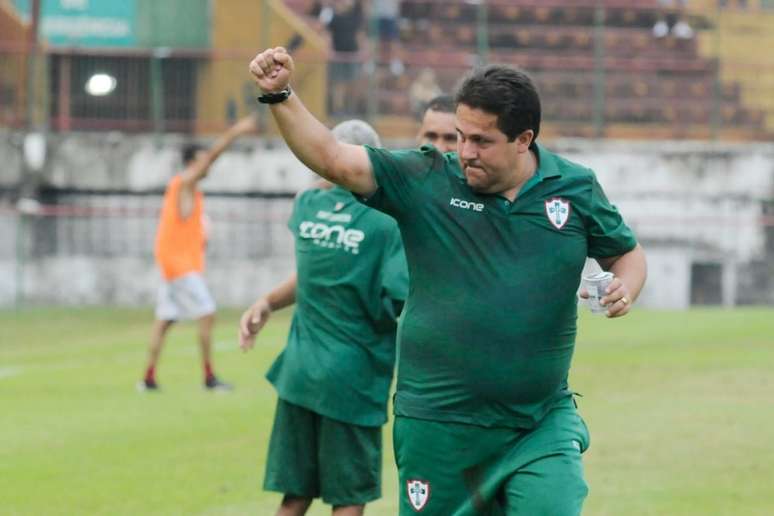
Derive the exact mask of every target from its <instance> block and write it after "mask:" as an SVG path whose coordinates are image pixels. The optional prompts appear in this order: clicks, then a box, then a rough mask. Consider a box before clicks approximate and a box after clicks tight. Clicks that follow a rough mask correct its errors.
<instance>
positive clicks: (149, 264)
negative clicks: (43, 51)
mask: <svg viewBox="0 0 774 516" xmlns="http://www.w3.org/2000/svg"><path fill="white" fill-rule="evenodd" d="M19 141H20V139H19V138H18V137H14V136H13V135H7V134H6V135H3V134H2V133H0V188H3V187H6V188H9V187H13V186H16V185H18V184H19V181H20V179H24V178H27V179H29V178H30V177H33V176H31V175H30V174H29V173H28V172H24V171H23V170H22V168H23V165H22V160H21V159H20V157H19V156H20V150H19ZM181 142H182V141H181V140H180V138H177V137H165V138H163V139H160V140H159V139H154V138H152V137H147V136H145V137H127V136H123V135H119V134H117V133H116V134H88V135H83V134H72V135H68V136H66V137H64V138H61V139H57V140H52V141H51V142H50V145H49V148H50V152H49V160H48V164H47V167H46V168H45V170H44V171H42V172H41V173H40V174H39V175H38V176H37V179H36V180H37V181H38V182H40V183H42V184H49V185H54V186H58V187H68V188H83V189H97V190H99V189H110V190H114V189H119V190H127V191H136V192H143V191H148V190H160V189H161V188H163V186H164V184H165V182H166V180H167V179H168V178H169V176H170V175H171V174H172V173H173V171H174V170H176V169H177V168H178V166H179V164H178V157H177V149H178V148H179V145H180V143H181ZM402 143H403V144H404V145H410V142H402ZM549 147H550V148H552V149H553V150H556V151H559V152H561V153H562V154H564V155H565V156H566V157H568V158H569V159H572V160H574V161H577V162H579V163H583V164H584V165H587V166H589V167H591V168H593V169H594V170H595V171H596V172H597V175H598V177H599V179H600V182H601V183H602V184H603V186H604V187H605V190H606V192H607V194H608V196H609V197H610V199H611V200H612V201H613V202H614V203H615V204H616V205H617V206H618V207H619V208H620V210H621V211H622V213H623V214H624V216H625V218H626V219H627V221H628V222H629V224H630V225H631V226H632V227H633V228H634V229H635V231H636V233H637V235H638V238H639V239H640V241H641V242H642V244H643V246H644V247H645V248H646V251H647V253H648V259H649V266H650V278H649V282H648V286H647V288H646V290H645V291H644V292H643V294H642V297H641V304H642V305H644V306H650V307H657V308H671V309H675V308H676V309H681V308H686V307H688V306H689V305H690V303H691V298H692V296H693V297H694V299H695V300H697V299H698V300H701V299H710V298H711V299H714V297H713V296H714V295H715V294H713V292H714V290H713V289H715V290H717V299H716V301H717V302H719V303H721V304H724V305H727V306H732V305H735V304H739V303H769V304H774V256H773V255H774V209H772V208H774V145H768V144H755V145H719V144H713V143H702V144H699V143H686V142H681V143H675V142H672V143H670V142H647V143H636V142H609V141H605V142H594V141H587V140H563V141H556V142H549ZM313 178H314V176H313V175H312V174H311V173H309V172H308V171H307V170H305V168H304V167H303V166H302V165H300V164H299V163H298V162H297V161H296V159H295V158H294V157H293V156H292V155H291V154H290V153H289V152H288V151H287V150H286V149H285V147H284V145H283V144H282V143H281V142H277V141H259V142H256V141H250V140H247V141H241V142H238V143H237V144H236V145H235V146H234V148H233V149H232V150H230V151H229V152H227V153H226V154H225V155H224V156H223V157H222V158H221V159H220V160H219V161H218V162H217V163H216V164H215V166H214V167H213V170H212V172H211V173H210V176H209V177H208V178H207V179H206V180H205V181H204V183H203V185H202V187H203V189H204V190H205V191H209V192H211V193H212V192H219V193H220V194H224V193H229V192H231V193H244V192H295V191H297V190H298V189H300V188H303V187H304V186H305V185H307V184H309V182H310V181H311V180H312V179H313ZM290 202H291V201H290V199H285V200H284V201H281V202H278V203H275V204H273V205H271V207H270V208H269V207H267V206H268V205H266V206H264V205H261V207H260V208H251V207H249V206H251V205H249V204H247V205H246V204H244V203H241V204H240V202H239V201H238V200H234V199H233V198H229V197H228V196H225V197H224V196H221V197H216V198H212V197H211V198H210V201H208V204H209V207H210V209H211V210H212V211H213V212H214V213H213V221H214V233H215V238H213V240H212V241H211V244H210V249H209V258H208V259H209V267H208V279H209V282H210V284H211V286H212V289H213V292H214V294H215V296H216V298H217V300H218V301H219V303H221V304H223V305H237V306H242V305H244V304H245V303H247V302H249V301H250V300H251V299H252V298H254V297H255V296H256V295H257V294H258V293H260V292H264V291H265V290H266V289H268V288H269V287H270V286H271V285H273V284H275V283H276V282H277V281H279V280H280V279H282V278H283V277H285V275H286V274H288V273H289V272H290V271H291V270H292V268H293V259H292V242H291V239H290V234H289V232H288V231H287V229H286V228H285V221H286V219H287V215H288V213H289V209H290ZM151 204H153V203H151ZM9 206H10V205H9V204H8V203H7V202H6V204H5V210H2V206H0V230H1V231H2V243H0V304H3V305H9V304H12V303H13V302H14V300H15V299H16V297H17V294H18V292H19V290H20V289H21V290H22V291H23V292H22V294H23V297H24V299H26V300H28V301H29V302H34V303H70V304H81V303H116V304H152V302H153V299H154V296H155V287H156V284H157V281H158V275H157V274H158V273H157V272H156V271H155V269H154V266H153V260H152V255H151V248H152V237H153V231H154V228H155V214H153V213H150V214H146V216H145V218H144V219H141V220H140V219H138V222H137V224H138V226H141V230H138V231H140V236H136V235H135V236H134V237H133V239H132V241H133V242H135V243H134V244H132V245H133V246H135V247H136V249H135V248H128V249H127V250H126V251H125V252H123V254H122V252H121V251H111V252H110V253H107V255H106V253H104V252H103V253H102V256H101V257H100V256H94V255H89V254H88V253H86V252H82V253H80V254H79V252H78V251H77V249H76V250H75V251H73V250H72V248H69V249H70V251H68V252H67V253H63V254H62V255H50V254H47V255H45V256H43V255H38V256H36V255H35V253H34V252H30V253H29V254H28V255H27V256H26V257H25V259H24V260H23V263H21V266H20V263H19V262H18V261H17V256H18V254H19V253H18V246H17V240H18V239H17V237H16V235H17V230H18V224H17V222H18V215H16V214H14V213H12V211H10V210H9ZM267 210H268V211H267ZM767 210H768V211H767ZM33 220H38V219H36V218H35V217H31V218H29V219H28V222H29V223H30V224H32V222H31V221H33ZM103 223H105V224H110V223H109V222H105V221H103ZM37 224H38V225H41V224H43V222H41V221H40V220H38V223H37ZM73 224H81V225H83V228H84V229H81V230H79V231H87V232H88V231H93V230H94V223H93V222H91V223H87V222H86V221H77V220H76V221H73ZM89 224H92V225H91V226H90V225H89ZM117 227H118V228H119V229H117V230H115V231H114V233H116V234H118V238H119V239H120V238H122V236H123V234H124V233H123V232H126V231H127V230H126V229H124V226H120V227H119V226H117ZM103 230H104V228H103ZM132 231H134V230H132ZM50 234H51V236H50V238H52V239H55V240H62V239H65V240H66V239H67V238H70V237H67V236H66V235H64V234H63V233H62V228H61V227H59V229H57V230H56V231H51V232H50ZM113 237H114V238H115V235H113ZM29 238H33V237H31V236H30V235H26V234H24V232H23V234H22V240H23V241H24V240H25V239H29ZM46 238H49V237H46ZM127 238H128V233H127ZM38 239H40V235H38ZM252 239H262V240H261V242H265V244H264V243H262V244H261V246H263V247H261V248H262V249H264V251H265V252H260V251H256V250H255V246H253V247H252V248H249V247H250V246H246V245H245V243H246V242H247V243H250V242H252ZM39 243H40V242H38V244H39ZM60 244H61V245H59V244H58V245H55V246H54V247H55V248H57V249H59V248H65V247H66V245H64V244H65V242H60ZM25 245H26V246H27V247H25V249H33V250H34V249H35V246H34V245H31V244H30V242H25ZM38 247H40V246H38ZM129 247H131V246H129ZM248 248H249V249H248ZM245 249H246V250H245ZM251 249H252V250H251ZM703 265H709V266H710V269H711V270H715V269H717V270H718V271H719V273H718V274H717V278H714V279H713V278H710V280H711V281H709V282H708V285H709V286H707V287H706V288H705V286H703V285H702V284H699V282H700V280H701V281H705V280H706V278H704V279H703V280H702V279H701V277H699V276H697V270H696V268H697V266H703ZM713 285H714V286H713ZM716 287H717V288H716ZM702 289H704V290H702ZM707 296H709V297H707ZM713 302H714V301H713Z"/></svg>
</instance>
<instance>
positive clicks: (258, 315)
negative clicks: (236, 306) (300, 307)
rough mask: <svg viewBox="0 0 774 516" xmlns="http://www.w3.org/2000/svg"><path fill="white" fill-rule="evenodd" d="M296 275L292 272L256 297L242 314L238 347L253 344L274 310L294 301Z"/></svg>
mask: <svg viewBox="0 0 774 516" xmlns="http://www.w3.org/2000/svg"><path fill="white" fill-rule="evenodd" d="M297 284H298V276H297V275H296V273H293V274H292V275H291V276H290V277H289V278H288V279H286V280H285V281H283V282H282V283H280V284H279V285H277V286H276V287H275V288H274V289H273V290H272V291H271V292H269V293H268V294H267V295H265V296H263V297H260V298H258V300H256V301H255V303H253V304H252V306H250V308H248V309H247V310H245V312H244V313H243V314H242V317H241V319H240V320H239V347H241V348H242V350H244V351H247V350H249V349H251V348H252V347H253V346H254V345H255V337H256V336H257V335H258V333H259V332H260V331H261V329H263V327H264V326H265V325H266V322H267V321H268V320H269V317H271V313H272V312H274V311H275V310H281V309H282V308H285V307H288V306H290V305H292V304H293V303H295V302H296V285H297Z"/></svg>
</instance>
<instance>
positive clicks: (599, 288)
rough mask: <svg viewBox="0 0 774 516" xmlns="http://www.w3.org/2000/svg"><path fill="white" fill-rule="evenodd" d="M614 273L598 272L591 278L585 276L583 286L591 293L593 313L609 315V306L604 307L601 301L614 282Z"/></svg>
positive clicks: (590, 299)
mask: <svg viewBox="0 0 774 516" xmlns="http://www.w3.org/2000/svg"><path fill="white" fill-rule="evenodd" d="M613 277H614V276H613V273H612V272H605V271H602V272H597V273H595V274H591V275H589V276H583V286H584V287H585V288H586V291H587V292H588V293H589V299H588V302H589V308H591V313H594V314H604V313H607V305H603V304H602V303H601V300H602V298H603V297H605V295H606V292H605V289H606V288H607V287H608V285H610V283H612V282H613Z"/></svg>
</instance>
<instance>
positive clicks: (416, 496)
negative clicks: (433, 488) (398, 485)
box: [406, 480, 430, 512]
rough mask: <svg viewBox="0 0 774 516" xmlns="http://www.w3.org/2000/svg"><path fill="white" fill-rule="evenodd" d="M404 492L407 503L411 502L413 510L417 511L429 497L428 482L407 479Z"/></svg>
mask: <svg viewBox="0 0 774 516" xmlns="http://www.w3.org/2000/svg"><path fill="white" fill-rule="evenodd" d="M406 492H407V494H408V498H409V503H411V506H412V507H413V508H414V510H415V511H417V512H419V511H421V510H422V509H424V508H425V505H427V501H428V500H429V499H430V482H425V481H423V480H408V481H406Z"/></svg>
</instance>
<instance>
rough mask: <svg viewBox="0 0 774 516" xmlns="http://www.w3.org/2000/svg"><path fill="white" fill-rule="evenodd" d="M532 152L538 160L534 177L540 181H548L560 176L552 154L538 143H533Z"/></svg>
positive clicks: (560, 173)
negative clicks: (550, 178)
mask: <svg viewBox="0 0 774 516" xmlns="http://www.w3.org/2000/svg"><path fill="white" fill-rule="evenodd" d="M533 150H534V151H535V155H536V156H537V160H538V169H537V171H535V175H536V176H537V177H538V179H539V180H540V181H542V180H543V179H548V178H549V177H558V176H561V175H562V172H561V171H560V170H559V166H558V165H557V163H556V158H555V157H554V155H553V154H552V153H550V152H549V151H548V150H546V148H545V147H543V146H542V145H540V144H539V143H535V147H534V149H533Z"/></svg>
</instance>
